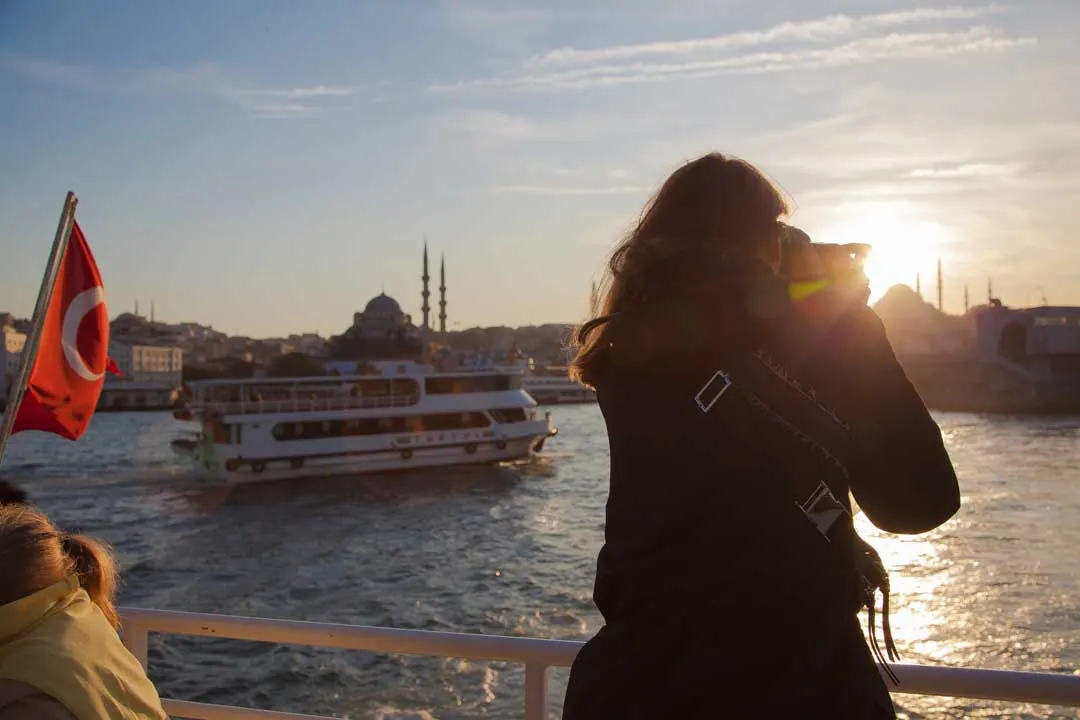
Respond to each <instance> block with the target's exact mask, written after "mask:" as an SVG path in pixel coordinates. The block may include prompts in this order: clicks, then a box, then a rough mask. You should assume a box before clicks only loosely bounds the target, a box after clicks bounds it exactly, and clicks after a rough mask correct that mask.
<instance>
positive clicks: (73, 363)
mask: <svg viewBox="0 0 1080 720" xmlns="http://www.w3.org/2000/svg"><path fill="white" fill-rule="evenodd" d="M71 223H72V226H71V235H70V237H69V239H68V244H67V247H66V248H65V250H64V255H63V257H62V258H61V259H60V264H59V269H58V270H57V273H56V280H55V283H54V285H53V292H52V297H51V298H50V300H49V306H48V308H47V309H46V310H45V318H44V321H43V322H42V324H41V326H40V329H39V330H38V332H39V333H40V337H41V340H40V341H39V343H38V348H37V353H36V355H35V357H34V365H33V367H32V368H31V370H30V376H29V380H28V383H27V386H26V393H25V394H24V395H23V397H22V402H21V403H19V407H18V409H17V410H16V413H15V421H14V425H13V426H12V430H11V434H12V435H14V434H15V433H18V432H22V431H23V430H41V431H43V432H49V433H53V434H54V435H59V436H61V437H65V438H68V439H69V440H77V439H79V437H81V436H82V434H83V433H84V432H85V431H86V426H87V425H89V424H90V418H91V417H92V416H93V414H94V410H95V409H96V408H97V403H98V398H100V397H101V387H102V385H104V383H105V373H106V372H116V365H115V364H114V363H113V362H112V360H110V359H109V314H108V311H107V310H106V308H105V289H104V287H103V286H102V283H101V273H100V272H98V268H97V263H95V262H94V255H93V254H92V253H91V252H90V246H89V245H87V244H86V238H85V237H84V236H83V234H82V230H81V229H80V228H79V224H78V223H77V222H75V219H74V218H72V220H71Z"/></svg>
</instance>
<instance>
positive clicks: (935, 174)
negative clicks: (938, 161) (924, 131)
mask: <svg viewBox="0 0 1080 720" xmlns="http://www.w3.org/2000/svg"><path fill="white" fill-rule="evenodd" d="M1023 169H1024V165H1023V164H1022V163H969V164H966V165H956V166H953V167H944V168H916V169H915V170H912V171H911V172H910V173H908V177H910V178H933V179H947V180H952V179H961V178H1004V177H1012V176H1014V175H1016V174H1017V173H1019V172H1020V171H1021V170H1023Z"/></svg>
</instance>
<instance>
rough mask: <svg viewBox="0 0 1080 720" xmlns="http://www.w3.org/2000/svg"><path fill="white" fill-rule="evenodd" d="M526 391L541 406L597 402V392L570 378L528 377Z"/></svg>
mask: <svg viewBox="0 0 1080 720" xmlns="http://www.w3.org/2000/svg"><path fill="white" fill-rule="evenodd" d="M523 386H524V388H525V390H526V391H527V392H528V393H529V394H530V395H532V396H533V398H534V399H535V400H536V402H538V403H539V404H541V405H559V404H563V403H588V402H596V391H595V390H593V389H592V388H589V387H585V386H584V385H582V384H581V383H579V382H577V381H576V380H571V379H570V378H569V377H555V376H552V377H547V376H544V375H531V376H526V377H525V379H524V380H523Z"/></svg>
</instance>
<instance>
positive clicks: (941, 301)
mask: <svg viewBox="0 0 1080 720" xmlns="http://www.w3.org/2000/svg"><path fill="white" fill-rule="evenodd" d="M937 309H938V312H945V283H944V281H943V280H942V275H941V258H938V259H937Z"/></svg>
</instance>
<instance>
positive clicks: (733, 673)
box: [563, 298, 960, 720]
mask: <svg viewBox="0 0 1080 720" xmlns="http://www.w3.org/2000/svg"><path fill="white" fill-rule="evenodd" d="M728 300H730V298H729V299H728ZM684 309H685V308H684ZM690 310H691V311H694V310H696V311H697V318H698V319H699V320H701V319H704V320H706V325H707V324H708V323H707V320H708V315H709V308H708V307H704V306H702V301H701V300H700V299H697V300H692V301H691V307H690ZM684 314H685V313H684ZM652 315H653V320H654V321H655V319H656V313H652ZM735 321H736V322H735V325H732V324H731V318H730V317H729V320H728V328H727V330H724V329H723V328H721V329H719V330H715V331H714V329H707V330H705V331H704V332H702V338H703V340H702V341H701V342H700V343H696V344H694V346H693V347H692V348H690V349H687V348H686V346H685V343H684V344H683V346H682V350H681V351H680V352H676V353H674V355H673V356H674V357H675V359H674V360H672V361H671V362H667V363H661V364H657V363H655V362H654V360H655V357H656V356H654V355H650V354H649V353H647V352H640V353H639V352H637V350H638V348H637V347H636V346H635V343H636V342H638V340H639V339H640V338H639V337H638V336H635V335H634V333H633V332H627V333H623V334H620V333H619V332H615V331H614V329H613V337H614V338H615V342H614V346H613V352H612V353H611V357H610V359H609V360H608V361H607V362H606V363H605V368H604V371H603V373H602V376H601V380H600V381H599V382H597V383H596V386H597V387H596V390H597V395H598V399H599V403H600V408H601V410H602V412H603V414H604V418H605V421H606V423H607V428H608V437H609V443H610V450H611V480H610V483H611V486H610V495H609V498H608V503H607V511H606V527H605V544H604V546H603V548H602V550H601V551H600V555H599V558H598V562H597V576H596V583H595V588H594V600H595V602H596V605H597V607H598V608H599V610H600V611H601V613H602V614H603V616H604V619H605V622H606V625H605V627H603V628H602V629H601V630H600V631H599V633H598V634H597V635H596V636H595V637H594V638H593V639H592V640H590V641H589V642H588V643H587V644H586V646H585V648H584V649H583V650H582V651H581V653H580V654H579V655H578V657H577V659H576V661H575V662H574V665H573V668H572V671H571V676H570V683H569V686H568V688H567V693H566V701H565V705H564V714H563V717H564V718H565V719H566V720H586V719H593V718H597V719H600V718H604V719H606V718H659V717H672V718H680V719H681V720H682V719H686V718H720V717H732V718H743V717H815V718H816V717H820V718H853V719H854V718H859V719H866V718H892V717H895V714H894V711H893V707H892V703H891V700H890V697H889V693H888V691H887V688H886V686H885V684H884V683H883V681H882V679H881V677H880V676H879V674H878V670H877V666H876V664H875V663H874V660H873V657H872V655H871V653H870V651H869V649H868V646H867V643H866V641H865V639H864V637H863V633H862V630H861V628H860V626H859V623H858V610H859V607H860V601H859V595H858V580H857V576H856V574H855V572H854V569H853V565H852V564H851V563H849V562H846V561H844V558H845V557H849V556H850V546H845V547H839V548H838V547H835V544H836V543H833V544H830V543H828V542H825V541H824V538H822V537H821V536H820V534H818V533H817V531H816V529H814V527H813V526H812V525H811V524H810V523H809V522H808V521H807V519H806V516H805V515H804V514H802V512H801V511H800V510H799V509H798V508H797V507H796V506H795V504H794V502H793V497H792V494H791V490H790V488H789V487H788V485H787V480H788V477H789V476H790V475H791V474H792V473H813V474H815V476H820V477H821V478H822V479H824V480H826V481H827V482H828V484H829V486H830V487H831V489H832V491H833V493H834V495H835V496H836V497H837V498H838V499H842V500H843V502H844V503H848V492H849V490H850V492H851V493H852V494H853V495H854V497H855V499H856V500H857V502H858V503H859V505H860V507H861V508H862V510H863V511H864V512H865V513H866V514H867V516H868V518H869V519H870V520H871V521H872V522H873V523H874V524H875V525H876V526H878V527H879V528H881V529H884V530H886V531H890V532H897V533H918V532H925V531H928V530H930V529H932V528H934V527H936V526H938V525H940V524H942V523H944V522H945V521H946V520H948V519H949V517H951V516H952V515H953V514H954V513H955V512H956V511H957V510H958V508H959V505H960V497H959V489H958V486H957V480H956V475H955V473H954V471H953V468H952V464H951V462H950V460H949V457H948V454H947V453H946V450H945V448H944V445H943V442H942V438H941V433H940V430H939V428H938V426H937V424H936V423H935V422H934V420H933V419H932V418H931V417H930V414H929V413H928V411H927V410H926V408H925V406H924V405H923V403H922V401H921V400H920V399H919V397H918V395H917V393H916V392H915V389H914V388H913V387H912V385H911V383H910V382H909V381H908V379H907V377H906V376H905V374H904V372H903V370H902V368H901V367H900V365H899V363H898V362H897V360H896V358H895V356H894V354H893V352H892V349H891V347H890V345H889V342H888V340H887V338H886V336H885V330H884V327H883V325H882V324H881V321H880V319H879V318H878V317H877V316H876V315H875V314H874V313H873V311H872V310H870V309H868V308H866V307H865V306H861V305H860V306H859V307H857V308H855V309H852V310H848V311H845V312H841V313H832V314H830V313H825V314H824V315H816V316H812V317H811V316H809V315H807V314H806V313H801V312H800V311H798V310H797V309H788V310H785V311H784V312H783V313H781V317H780V318H779V319H777V320H774V321H770V322H768V323H765V324H759V325H758V327H759V329H761V332H756V333H751V334H749V335H748V334H746V333H741V332H730V330H731V329H732V327H736V326H739V322H738V321H739V318H738V317H736V318H735ZM635 322H638V321H635ZM640 322H646V323H647V322H650V321H648V320H642V321H640ZM747 322H750V321H747ZM754 322H756V321H754ZM723 324H724V323H723V322H719V325H723ZM657 327H658V328H668V330H669V331H670V332H672V333H681V334H683V335H685V327H686V323H682V324H680V323H678V322H667V321H664V322H660V323H658V324H657ZM658 332H660V333H661V337H662V336H663V332H664V331H663V330H662V329H661V330H659V331H658ZM635 337H637V338H638V339H635ZM652 338H653V340H654V341H655V339H656V334H655V333H654V334H653V335H652ZM667 339H668V340H671V341H673V342H675V341H678V340H679V338H675V337H673V336H669V337H668V338H667ZM653 344H654V346H655V342H654V343H653ZM751 349H762V350H764V351H766V352H767V354H768V355H769V356H770V357H771V358H774V359H775V360H776V361H778V362H779V363H781V364H782V365H783V366H784V367H785V368H787V369H789V370H790V371H791V373H792V374H793V375H794V376H795V377H797V378H798V381H799V382H800V384H801V386H802V387H803V388H804V389H806V390H808V391H812V392H813V394H814V396H815V397H816V398H817V399H818V400H819V401H820V402H821V403H822V404H823V405H827V406H828V408H829V409H830V410H832V411H833V412H835V414H836V415H837V416H839V417H840V418H842V419H843V421H844V422H845V423H846V424H847V425H848V426H849V427H850V428H851V432H850V446H849V447H847V448H845V451H844V452H843V453H840V454H841V455H842V456H843V457H845V458H846V463H847V464H846V472H844V473H837V472H836V471H835V468H834V467H831V466H829V465H828V464H827V463H824V462H823V461H822V459H821V458H820V457H819V456H817V455H815V454H814V453H811V452H806V451H805V450H804V449H803V448H802V447H801V446H800V443H798V442H797V441H794V440H793V438H792V437H791V436H785V433H784V432H782V431H780V430H779V429H778V428H777V426H776V424H775V423H769V422H765V421H763V419H762V417H761V416H758V415H756V414H755V413H754V412H753V411H751V410H750V408H748V407H747V406H746V405H745V404H741V405H740V404H739V403H737V402H735V401H734V400H733V401H731V402H730V403H728V399H727V398H724V399H722V400H721V401H720V403H719V404H718V405H717V408H718V409H719V410H720V412H721V413H722V416H721V418H720V420H718V422H719V426H717V425H715V424H713V425H709V426H708V427H705V425H704V424H703V423H702V421H701V413H700V411H699V409H698V408H697V406H696V405H695V403H694V402H693V397H694V395H695V393H696V392H697V391H698V389H699V388H700V387H701V386H702V385H703V384H704V382H705V381H706V380H708V378H709V377H710V376H711V375H712V373H713V372H714V370H716V369H720V368H719V365H720V363H719V362H718V361H717V360H716V359H715V358H717V357H719V356H723V355H724V353H730V352H733V351H749V350H751ZM680 353H681V354H680ZM643 358H648V359H647V360H646V359H643ZM777 409H778V410H780V411H781V412H783V408H777ZM845 542H846V541H845ZM898 640H899V641H900V644H901V645H902V643H903V638H898Z"/></svg>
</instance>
